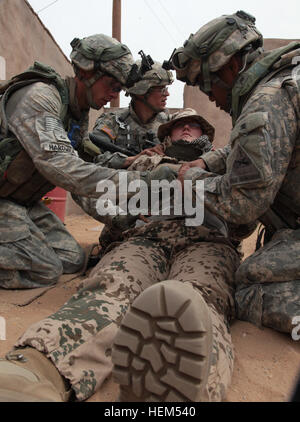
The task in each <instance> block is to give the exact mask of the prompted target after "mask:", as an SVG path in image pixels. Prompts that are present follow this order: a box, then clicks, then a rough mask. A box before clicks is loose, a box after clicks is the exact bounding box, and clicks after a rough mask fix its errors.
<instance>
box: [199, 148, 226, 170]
mask: <svg viewBox="0 0 300 422" xmlns="http://www.w3.org/2000/svg"><path fill="white" fill-rule="evenodd" d="M230 151H231V147H230V145H226V146H225V147H224V148H222V149H221V148H220V149H217V150H215V151H209V152H207V153H206V154H203V155H202V156H201V158H202V160H203V161H204V162H205V164H206V167H207V169H208V170H209V171H211V172H212V173H217V174H224V173H226V161H227V157H228V155H229V154H230Z"/></svg>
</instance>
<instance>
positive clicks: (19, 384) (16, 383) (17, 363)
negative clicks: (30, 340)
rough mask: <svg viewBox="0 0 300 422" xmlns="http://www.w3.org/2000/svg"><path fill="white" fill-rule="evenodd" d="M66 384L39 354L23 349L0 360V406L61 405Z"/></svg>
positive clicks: (44, 357)
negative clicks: (41, 403) (47, 403)
mask: <svg viewBox="0 0 300 422" xmlns="http://www.w3.org/2000/svg"><path fill="white" fill-rule="evenodd" d="M69 398H70V391H68V387H67V384H66V382H65V380H64V378H63V377H62V376H61V375H60V373H59V372H58V370H57V369H56V367H55V366H54V364H53V363H52V362H51V361H50V360H49V359H48V358H47V357H46V356H45V355H44V354H43V353H41V352H38V351H37V350H35V349H33V348H30V347H26V348H25V349H18V350H14V351H12V352H10V353H8V354H7V355H6V359H1V360H0V402H64V401H68V400H69Z"/></svg>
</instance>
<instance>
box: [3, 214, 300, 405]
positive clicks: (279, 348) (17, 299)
mask: <svg viewBox="0 0 300 422" xmlns="http://www.w3.org/2000/svg"><path fill="white" fill-rule="evenodd" d="M65 223H66V226H67V228H68V229H69V231H70V232H71V233H72V234H73V236H74V237H75V238H76V239H77V241H78V242H79V243H80V244H81V245H82V246H83V247H86V248H89V247H90V246H91V245H92V244H93V243H97V241H98V237H99V232H100V231H101V228H102V225H101V224H100V223H98V222H97V221H95V220H94V219H92V218H90V217H87V216H69V217H67V218H66V221H65ZM254 247H255V236H252V237H251V238H249V239H247V241H245V242H244V244H243V251H244V253H245V257H246V256H248V255H249V254H250V253H252V252H253V250H254ZM83 279H84V276H80V275H67V276H62V278H61V279H60V281H59V283H58V285H57V286H56V287H54V288H50V289H48V290H46V291H45V290H43V289H33V290H29V291H6V290H0V316H1V317H4V318H5V320H6V340H1V339H0V356H1V357H2V356H3V355H4V354H5V353H6V352H8V351H9V350H10V349H11V347H12V346H13V344H14V343H15V341H16V339H17V338H18V337H19V336H20V335H21V334H22V333H23V332H24V331H25V329H26V328H27V327H28V326H29V325H30V324H32V323H34V322H36V321H39V320H41V319H42V318H44V317H47V316H49V315H50V314H52V313H53V312H54V311H56V310H57V309H58V308H59V307H60V306H61V305H63V304H64V303H65V302H66V301H67V300H68V298H69V297H70V296H71V295H72V294H73V293H75V292H76V288H77V286H78V285H79V284H80V282H81V281H82V280H83ZM232 338H233V343H234V347H235V356H236V358H235V368H234V373H233V379H232V384H231V387H230V388H229V390H228V394H227V399H226V401H228V402H275V401H277V402H283V401H288V400H289V398H290V395H291V391H292V390H293V386H294V384H295V381H296V378H297V374H298V371H299V370H300V341H293V340H292V338H291V337H290V336H289V335H285V334H281V333H278V332H275V331H273V330H270V329H267V328H264V329H259V328H257V327H255V326H254V325H252V324H249V323H246V322H242V321H235V322H234V323H233V324H232ZM117 396H118V386H117V385H116V384H114V382H113V381H112V380H111V379H108V380H107V381H106V383H105V384H104V386H103V388H102V389H101V390H100V391H99V392H97V393H96V394H95V395H94V396H93V397H91V398H90V399H89V400H88V401H91V402H95V401H101V402H113V401H115V400H116V399H117Z"/></svg>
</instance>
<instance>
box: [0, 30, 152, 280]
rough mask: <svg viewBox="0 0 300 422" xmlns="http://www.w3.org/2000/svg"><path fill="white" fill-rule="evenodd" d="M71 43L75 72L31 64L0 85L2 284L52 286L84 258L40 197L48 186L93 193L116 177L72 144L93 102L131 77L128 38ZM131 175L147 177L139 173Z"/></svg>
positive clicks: (83, 133) (99, 102)
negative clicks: (63, 73) (61, 73)
mask: <svg viewBox="0 0 300 422" xmlns="http://www.w3.org/2000/svg"><path fill="white" fill-rule="evenodd" d="M72 47H73V51H72V53H71V59H72V63H73V66H74V71H75V75H76V76H75V77H73V78H67V79H66V80H64V79H62V78H61V77H60V76H59V75H58V74H57V73H56V72H55V71H54V70H53V69H52V68H50V67H49V66H45V65H43V64H41V63H35V64H34V66H33V67H31V68H30V69H29V70H28V71H26V72H24V73H23V74H21V75H18V76H16V77H15V78H13V79H12V80H10V81H9V82H8V83H7V84H6V85H4V86H3V87H1V93H2V94H3V95H2V97H1V115H0V119H1V121H0V123H1V138H2V139H1V142H0V158H1V160H0V163H1V165H0V172H1V173H0V175H1V181H0V216H1V230H0V255H1V258H0V287H3V288H33V287H42V286H45V285H51V284H54V283H56V282H57V280H58V278H59V276H60V275H61V274H62V273H63V272H64V273H73V272H76V271H79V270H80V269H81V268H82V266H83V264H84V252H83V250H82V248H81V247H80V246H79V245H78V244H77V242H76V241H75V240H74V239H73V238H72V236H71V235H70V234H69V233H68V232H67V231H66V230H65V228H64V225H63V224H62V222H61V221H60V220H59V219H58V218H57V217H56V216H55V215H54V214H53V213H52V212H51V211H50V210H49V209H48V208H47V207H45V206H44V205H43V204H41V203H40V202H39V200H40V199H41V198H42V197H43V196H44V195H45V194H46V193H47V192H49V191H50V190H52V189H53V188H54V187H55V186H60V187H61V188H64V189H66V190H67V191H70V192H72V193H75V194H78V195H83V196H91V197H95V198H97V197H99V195H100V194H99V193H97V191H96V186H97V184H98V182H99V181H101V180H105V179H110V180H113V181H115V182H116V185H117V184H118V180H119V177H118V176H119V174H118V171H116V170H112V169H106V168H101V167H100V166H99V165H96V164H92V163H86V162H84V161H83V160H82V159H80V158H79V157H78V155H77V153H76V151H75V150H74V148H73V146H74V147H77V146H78V145H77V142H78V140H82V139H83V138H85V137H86V136H87V131H86V130H87V127H88V112H89V109H90V107H92V108H95V109H99V108H101V107H102V106H103V105H104V104H106V102H107V101H108V100H110V99H112V98H115V97H116V95H117V94H118V92H119V91H120V90H121V88H122V87H125V86H126V84H128V83H129V82H130V77H131V79H132V69H133V66H134V61H133V58H132V55H131V53H130V51H129V49H128V48H127V47H126V46H125V45H122V44H120V43H119V42H118V41H116V40H114V39H112V38H110V37H108V36H106V35H101V34H100V35H95V36H91V37H87V38H84V39H83V40H79V39H75V40H73V42H72ZM134 69H135V71H136V66H135V67H134ZM136 74H137V73H136V72H135V75H136ZM135 80H136V79H135ZM131 82H134V80H133V81H131ZM130 85H131V83H130ZM76 130H77V136H75V132H76ZM67 132H69V137H68V135H67ZM78 135H79V136H78ZM128 176H129V179H128V180H135V179H136V178H138V179H139V178H143V179H144V178H145V177H146V179H147V178H149V177H151V176H150V175H149V174H144V175H140V174H138V173H137V172H133V173H128ZM103 222H104V223H105V218H104V219H103Z"/></svg>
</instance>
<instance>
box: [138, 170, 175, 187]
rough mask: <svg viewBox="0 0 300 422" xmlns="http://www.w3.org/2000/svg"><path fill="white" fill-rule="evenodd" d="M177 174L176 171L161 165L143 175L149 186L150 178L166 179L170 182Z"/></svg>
mask: <svg viewBox="0 0 300 422" xmlns="http://www.w3.org/2000/svg"><path fill="white" fill-rule="evenodd" d="M177 176H178V173H177V171H175V170H173V169H171V168H170V167H168V166H161V167H160V168H158V169H156V170H152V171H150V172H148V173H147V174H146V175H145V176H144V177H145V178H144V180H145V182H146V183H147V185H148V186H149V187H150V185H151V182H152V180H167V181H168V182H172V180H176V179H177Z"/></svg>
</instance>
